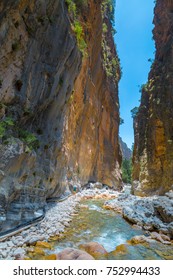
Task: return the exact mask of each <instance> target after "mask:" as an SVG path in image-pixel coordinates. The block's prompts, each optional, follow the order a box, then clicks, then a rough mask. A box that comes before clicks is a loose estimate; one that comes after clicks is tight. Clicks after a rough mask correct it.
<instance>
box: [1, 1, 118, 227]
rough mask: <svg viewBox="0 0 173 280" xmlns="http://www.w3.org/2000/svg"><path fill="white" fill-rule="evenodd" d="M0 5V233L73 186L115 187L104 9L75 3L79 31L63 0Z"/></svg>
mask: <svg viewBox="0 0 173 280" xmlns="http://www.w3.org/2000/svg"><path fill="white" fill-rule="evenodd" d="M0 12H1V17H0V60H1V64H0V118H1V121H0V202H1V204H0V216H1V219H0V231H2V230H8V229H10V228H12V227H14V226H17V225H18V224H20V223H21V222H24V221H29V220H31V219H32V218H35V217H37V216H39V215H41V214H42V209H43V206H44V203H45V200H46V199H47V198H52V197H57V196H60V195H61V194H62V193H63V192H64V191H65V189H66V188H67V187H68V186H71V185H73V184H78V185H80V184H85V183H87V182H88V181H90V180H92V181H101V182H102V183H105V184H108V185H109V186H113V187H114V188H118V187H119V185H120V182H121V172H120V162H121V155H120V149H119V143H118V127H119V101H118V81H119V78H120V67H119V60H118V57H117V53H116V50H115V46H114V42H113V38H112V34H111V23H110V19H109V8H108V7H106V8H105V9H104V11H103V10H102V6H101V1H94V0H89V1H87V4H86V6H85V7H78V21H79V22H80V24H81V26H80V28H82V30H83V31H82V35H80V36H79V34H78V36H77V34H76V32H77V31H75V18H74V15H72V14H71V13H69V12H68V6H67V4H66V1H64V0H56V1H55V0H48V1H47V0H38V1H36V0H31V1H29V2H28V1H23V0H19V1H1V3H0ZM103 23H104V24H106V26H107V31H104V32H103V28H102V27H103ZM78 32H80V29H79V28H78ZM82 36H83V37H82ZM79 37H80V40H83V41H80V42H79ZM103 41H104V42H103ZM82 43H83V45H84V43H85V44H86V47H85V55H84V54H83V57H82V51H81V48H82V47H83V46H81V44H82ZM112 62H114V64H111V63H112ZM4 224H5V226H3V225H4ZM1 225H2V227H1Z"/></svg>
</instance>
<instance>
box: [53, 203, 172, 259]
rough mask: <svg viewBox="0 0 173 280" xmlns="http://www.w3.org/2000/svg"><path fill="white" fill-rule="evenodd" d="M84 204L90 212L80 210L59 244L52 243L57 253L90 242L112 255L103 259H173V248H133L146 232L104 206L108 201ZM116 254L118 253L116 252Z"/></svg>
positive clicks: (158, 245)
mask: <svg viewBox="0 0 173 280" xmlns="http://www.w3.org/2000/svg"><path fill="white" fill-rule="evenodd" d="M82 204H85V205H88V207H89V208H79V212H78V214H77V215H76V216H74V218H73V220H72V222H71V224H70V227H69V228H68V229H67V231H66V232H65V233H64V234H63V235H62V238H60V239H59V240H58V241H52V245H53V247H54V250H53V251H47V253H49V254H50V253H51V254H52V253H57V252H60V251H62V250H63V249H65V248H67V247H72V248H76V249H78V248H79V246H80V244H84V243H87V242H90V241H95V242H98V243H99V244H101V245H103V246H104V248H105V249H106V250H107V252H108V254H106V255H104V256H102V257H99V258H102V259H139V260H140V259H142V260H143V259H173V246H172V245H163V244H161V243H159V242H155V243H153V244H145V245H144V244H143V245H142V244H138V245H133V246H132V245H129V244H128V243H127V241H128V240H130V239H131V238H132V237H133V236H136V235H142V234H145V233H144V232H143V231H142V230H137V229H134V228H133V227H132V226H131V225H130V224H129V223H128V222H127V221H125V220H124V219H123V218H122V217H121V215H119V214H116V213H115V212H114V211H111V210H106V209H104V208H103V207H102V206H103V204H104V200H87V201H84V202H82ZM121 244H125V246H124V248H125V249H122V250H118V251H117V250H116V247H117V246H118V245H121ZM115 250H116V251H115Z"/></svg>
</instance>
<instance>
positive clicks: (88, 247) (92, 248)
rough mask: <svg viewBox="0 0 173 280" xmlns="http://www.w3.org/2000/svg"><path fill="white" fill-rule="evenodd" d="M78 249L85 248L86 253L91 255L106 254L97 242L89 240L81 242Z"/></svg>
mask: <svg viewBox="0 0 173 280" xmlns="http://www.w3.org/2000/svg"><path fill="white" fill-rule="evenodd" d="M80 249H82V250H85V251H86V252H87V253H89V254H90V255H92V256H96V255H105V254H107V251H106V250H105V248H104V247H103V246H102V245H101V244H99V243H97V242H89V243H86V244H81V245H80Z"/></svg>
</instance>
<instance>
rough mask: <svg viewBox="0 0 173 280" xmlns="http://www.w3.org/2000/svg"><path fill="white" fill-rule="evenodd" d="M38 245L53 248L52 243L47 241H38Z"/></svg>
mask: <svg viewBox="0 0 173 280" xmlns="http://www.w3.org/2000/svg"><path fill="white" fill-rule="evenodd" d="M36 247H41V248H45V249H51V245H50V244H49V243H48V242H45V241H37V243H36Z"/></svg>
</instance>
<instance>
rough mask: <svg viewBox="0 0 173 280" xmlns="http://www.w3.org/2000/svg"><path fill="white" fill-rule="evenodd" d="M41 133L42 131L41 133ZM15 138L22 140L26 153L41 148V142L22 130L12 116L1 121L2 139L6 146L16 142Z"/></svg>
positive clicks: (0, 136)
mask: <svg viewBox="0 0 173 280" xmlns="http://www.w3.org/2000/svg"><path fill="white" fill-rule="evenodd" d="M39 132H40V131H39ZM14 137H15V138H19V139H20V140H22V141H23V142H24V143H25V144H26V145H27V147H26V149H25V150H26V151H27V152H30V151H31V150H33V149H38V148H39V140H38V139H37V137H36V136H35V135H34V134H33V133H31V132H29V131H28V130H24V129H20V128H19V127H18V126H17V125H16V124H15V121H14V119H13V118H12V117H11V116H8V117H5V118H4V119H3V120H1V121H0V138H1V141H2V142H3V144H4V145H6V144H8V143H12V142H14V140H13V139H14Z"/></svg>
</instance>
